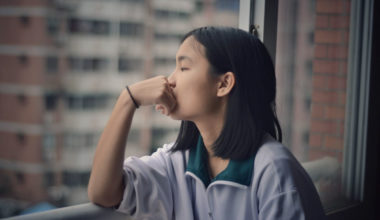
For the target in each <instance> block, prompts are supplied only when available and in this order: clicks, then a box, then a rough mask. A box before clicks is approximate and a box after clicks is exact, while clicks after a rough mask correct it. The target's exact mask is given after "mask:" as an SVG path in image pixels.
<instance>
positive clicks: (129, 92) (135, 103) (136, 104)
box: [125, 86, 140, 108]
mask: <svg viewBox="0 0 380 220" xmlns="http://www.w3.org/2000/svg"><path fill="white" fill-rule="evenodd" d="M125 89H126V90H127V93H128V95H129V98H130V99H131V100H132V102H133V104H134V106H135V107H136V108H139V107H140V104H139V103H138V102H137V101H136V99H135V97H134V96H133V94H132V92H131V90H130V88H129V87H128V86H126V87H125Z"/></svg>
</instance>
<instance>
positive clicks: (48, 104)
mask: <svg viewBox="0 0 380 220" xmlns="http://www.w3.org/2000/svg"><path fill="white" fill-rule="evenodd" d="M57 102H58V96H57V94H47V95H45V109H46V110H48V111H50V110H55V109H56V107H57Z"/></svg>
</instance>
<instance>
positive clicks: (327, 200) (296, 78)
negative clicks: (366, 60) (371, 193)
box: [275, 0, 350, 210]
mask: <svg viewBox="0 0 380 220" xmlns="http://www.w3.org/2000/svg"><path fill="white" fill-rule="evenodd" d="M278 4H279V7H278V24H277V27H278V29H277V48H276V61H275V63H276V64H275V67H276V74H277V80H278V81H277V83H278V93H277V110H278V116H279V119H280V122H281V125H282V128H283V133H284V143H285V144H286V145H287V146H288V147H289V148H290V149H291V151H292V152H293V153H294V155H295V156H296V157H297V158H298V160H300V161H301V162H302V164H303V165H304V167H305V168H306V170H307V171H308V172H309V174H310V176H311V177H312V179H313V182H314V183H315V186H316V188H317V190H318V192H319V195H320V197H321V200H322V202H323V205H324V207H325V209H326V210H331V208H336V207H337V206H339V204H342V202H343V201H345V198H344V196H343V194H342V184H341V180H342V168H343V153H344V132H345V113H346V95H347V89H346V88H347V59H348V46H349V39H348V38H349V24H350V22H349V21H350V1H345V0H344V1H343V0H337V1H314V0H305V1H295V0H284V1H279V2H278Z"/></svg>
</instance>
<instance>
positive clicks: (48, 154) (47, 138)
mask: <svg viewBox="0 0 380 220" xmlns="http://www.w3.org/2000/svg"><path fill="white" fill-rule="evenodd" d="M42 147H43V158H44V160H45V161H55V159H56V151H55V149H56V138H55V134H50V133H49V134H45V135H44V136H43V144H42Z"/></svg>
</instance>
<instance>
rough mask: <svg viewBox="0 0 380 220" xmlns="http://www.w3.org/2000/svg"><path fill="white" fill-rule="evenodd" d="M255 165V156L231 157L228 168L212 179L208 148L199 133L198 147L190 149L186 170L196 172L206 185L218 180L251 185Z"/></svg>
mask: <svg viewBox="0 0 380 220" xmlns="http://www.w3.org/2000/svg"><path fill="white" fill-rule="evenodd" d="M253 165H254V157H251V158H248V159H246V160H232V159H230V162H229V163H228V165H227V167H226V169H224V170H223V171H222V172H221V173H219V174H218V175H217V176H216V177H215V178H214V179H210V175H209V171H208V155H207V150H206V147H205V146H204V143H203V139H202V137H201V136H200V135H199V139H198V143H197V145H196V147H193V148H191V149H190V153H189V160H188V163H187V168H186V171H188V172H191V173H193V174H195V175H196V176H197V177H198V178H199V179H200V180H202V182H203V184H204V185H205V187H207V186H208V185H209V184H210V183H212V182H214V181H217V180H224V181H231V182H235V183H238V184H242V185H245V186H249V185H250V184H251V179H252V173H253Z"/></svg>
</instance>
